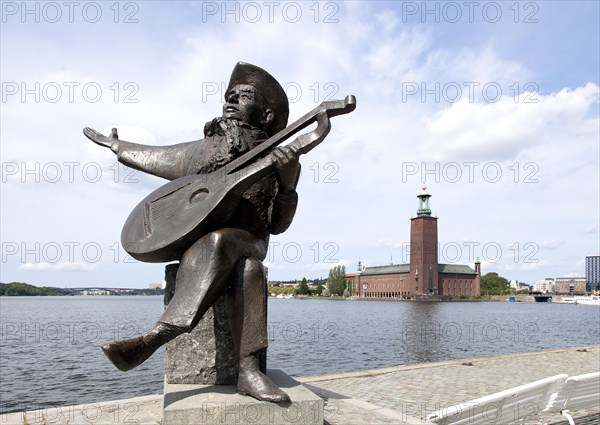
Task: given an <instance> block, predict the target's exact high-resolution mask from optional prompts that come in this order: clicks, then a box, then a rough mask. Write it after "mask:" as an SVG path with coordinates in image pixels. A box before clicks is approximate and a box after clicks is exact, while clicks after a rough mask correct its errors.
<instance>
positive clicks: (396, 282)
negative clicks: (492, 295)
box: [346, 185, 481, 298]
mask: <svg viewBox="0 0 600 425" xmlns="http://www.w3.org/2000/svg"><path fill="white" fill-rule="evenodd" d="M417 197H418V198H419V209H418V210H417V216H416V217H414V218H411V220H410V263H409V264H390V265H387V266H374V267H362V265H361V263H360V261H359V262H358V270H357V272H356V273H352V274H347V275H346V280H347V283H348V288H349V291H350V293H351V294H352V295H354V296H358V297H360V298H401V297H414V296H423V295H446V296H450V297H460V296H466V297H477V296H479V295H480V287H481V263H480V262H479V259H477V261H476V262H475V269H472V268H471V267H470V266H468V265H464V264H439V263H438V228H437V220H438V219H437V217H432V216H431V209H430V208H429V198H430V197H431V195H429V194H428V193H427V188H426V186H425V185H423V187H422V191H421V193H420V194H419V195H417Z"/></svg>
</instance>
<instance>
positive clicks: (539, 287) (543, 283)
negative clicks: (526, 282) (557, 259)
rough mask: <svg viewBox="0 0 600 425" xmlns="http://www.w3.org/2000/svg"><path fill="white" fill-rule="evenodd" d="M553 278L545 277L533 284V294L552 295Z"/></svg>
mask: <svg viewBox="0 0 600 425" xmlns="http://www.w3.org/2000/svg"><path fill="white" fill-rule="evenodd" d="M555 285H556V283H555V282H554V278H552V277H547V278H545V279H540V280H538V281H536V282H535V283H534V284H533V292H541V293H542V294H553V293H554V292H555Z"/></svg>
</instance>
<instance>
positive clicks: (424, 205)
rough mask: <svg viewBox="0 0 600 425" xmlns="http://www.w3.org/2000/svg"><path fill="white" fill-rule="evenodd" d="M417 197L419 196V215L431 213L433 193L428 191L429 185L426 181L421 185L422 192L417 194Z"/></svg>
mask: <svg viewBox="0 0 600 425" xmlns="http://www.w3.org/2000/svg"><path fill="white" fill-rule="evenodd" d="M417 198H419V209H418V210H417V215H418V216H419V215H431V209H430V208H429V198H431V195H430V194H429V193H427V186H426V185H425V183H423V185H422V186H421V193H419V194H418V195H417Z"/></svg>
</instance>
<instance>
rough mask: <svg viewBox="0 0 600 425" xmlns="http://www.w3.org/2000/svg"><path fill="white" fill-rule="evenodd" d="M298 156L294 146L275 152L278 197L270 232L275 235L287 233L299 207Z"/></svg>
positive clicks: (272, 210) (273, 208) (272, 215)
mask: <svg viewBox="0 0 600 425" xmlns="http://www.w3.org/2000/svg"><path fill="white" fill-rule="evenodd" d="M298 156H299V154H298V150H297V149H295V148H294V147H292V146H286V147H284V148H279V149H276V150H275V151H273V157H274V160H273V163H274V164H275V170H276V173H277V195H276V196H275V198H274V199H273V206H272V209H271V217H270V232H271V233H272V234H273V235H277V234H279V233H283V232H285V231H286V230H287V229H288V227H290V225H291V224H292V220H293V219H294V215H295V214H296V207H297V206H298V192H296V187H297V186H298V181H299V179H300V168H301V167H300V162H298Z"/></svg>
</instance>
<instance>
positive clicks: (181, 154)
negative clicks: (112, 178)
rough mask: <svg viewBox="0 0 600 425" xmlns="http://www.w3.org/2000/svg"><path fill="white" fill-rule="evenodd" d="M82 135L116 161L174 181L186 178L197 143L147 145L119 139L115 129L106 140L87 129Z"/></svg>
mask: <svg viewBox="0 0 600 425" xmlns="http://www.w3.org/2000/svg"><path fill="white" fill-rule="evenodd" d="M83 132H84V134H85V136H86V137H87V138H89V139H90V140H92V141H93V142H94V143H96V144H98V145H101V146H105V147H108V148H110V150H112V151H113V152H114V153H115V154H116V155H117V159H118V161H119V162H121V163H122V164H125V165H127V166H128V167H131V168H134V169H136V170H140V171H143V172H145V173H148V174H152V175H154V176H158V177H163V178H165V179H167V180H174V179H176V178H179V177H183V176H186V175H187V174H188V172H189V170H188V169H189V163H190V160H191V158H194V157H195V156H196V155H195V153H196V152H195V150H196V149H198V146H199V145H198V142H187V143H179V144H176V145H170V146H150V145H142V144H138V143H132V142H127V141H125V140H120V139H119V138H118V135H117V132H116V129H113V132H112V134H111V135H110V136H109V137H106V136H104V135H102V134H100V133H98V132H97V131H95V130H93V129H91V128H88V127H86V128H85V129H84V130H83Z"/></svg>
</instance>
